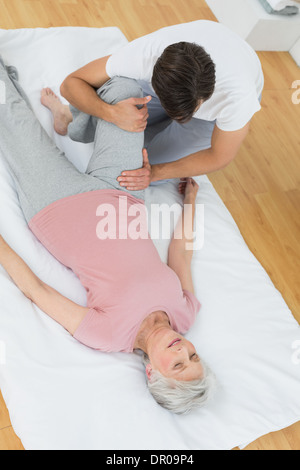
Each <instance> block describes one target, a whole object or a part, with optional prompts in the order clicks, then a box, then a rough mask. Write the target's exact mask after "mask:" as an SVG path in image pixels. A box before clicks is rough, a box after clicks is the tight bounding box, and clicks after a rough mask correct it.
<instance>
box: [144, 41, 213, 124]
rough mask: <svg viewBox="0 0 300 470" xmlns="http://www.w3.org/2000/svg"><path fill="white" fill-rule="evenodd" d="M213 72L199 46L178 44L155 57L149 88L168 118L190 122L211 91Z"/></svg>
mask: <svg viewBox="0 0 300 470" xmlns="http://www.w3.org/2000/svg"><path fill="white" fill-rule="evenodd" d="M215 84H216V69H215V64H214V62H213V61H212V59H211V57H210V55H209V54H207V52H206V51H205V50H204V49H203V47H201V46H198V45H197V44H194V43H191V42H178V43H176V44H171V46H169V47H167V48H166V49H165V50H164V52H163V53H162V55H161V56H160V57H159V58H158V60H157V62H156V64H155V66H154V69H153V76H152V86H153V88H154V91H155V93H156V94H157V96H158V98H159V100H160V102H161V105H162V107H163V108H164V110H165V111H166V113H167V114H168V116H169V117H170V118H172V119H174V120H175V121H177V122H180V123H185V122H188V121H189V120H190V119H192V117H193V115H194V114H195V111H196V109H197V108H198V106H199V104H200V103H201V102H203V101H206V100H208V99H209V98H210V97H211V96H212V94H213V92H214V89H215Z"/></svg>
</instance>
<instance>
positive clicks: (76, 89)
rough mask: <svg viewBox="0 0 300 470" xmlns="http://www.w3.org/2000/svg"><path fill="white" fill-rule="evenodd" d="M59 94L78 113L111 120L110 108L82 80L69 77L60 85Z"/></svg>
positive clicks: (93, 89)
mask: <svg viewBox="0 0 300 470" xmlns="http://www.w3.org/2000/svg"><path fill="white" fill-rule="evenodd" d="M60 92H61V95H62V96H63V97H64V98H65V99H66V100H67V101H68V102H69V103H70V104H71V105H72V106H74V107H75V108H76V109H78V110H79V111H82V112H83V113H86V114H89V115H90V116H95V117H97V118H100V119H104V120H105V121H110V120H111V112H110V111H111V106H110V105H109V104H107V103H105V102H104V101H103V100H101V99H100V98H99V96H98V95H97V92H96V90H95V88H93V87H92V86H91V85H89V84H88V83H87V82H85V81H84V80H81V79H80V78H76V77H69V78H67V79H66V80H65V81H64V82H63V84H62V85H61V87H60Z"/></svg>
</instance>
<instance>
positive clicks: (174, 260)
mask: <svg viewBox="0 0 300 470" xmlns="http://www.w3.org/2000/svg"><path fill="white" fill-rule="evenodd" d="M198 189H199V186H198V184H197V183H196V182H195V180H193V179H192V178H187V179H186V180H184V181H183V182H181V183H180V186H179V192H181V193H182V194H184V208H183V211H182V215H181V217H180V218H179V221H178V223H177V226H176V227H175V230H174V236H173V239H172V240H171V243H170V246H169V253H168V266H169V267H170V268H171V269H173V271H175V273H176V274H177V276H178V277H179V279H180V282H181V286H182V289H184V290H187V291H189V292H192V293H194V285H193V279H192V271H191V263H192V258H193V249H191V248H192V246H193V237H194V219H195V203H196V196H197V192H198Z"/></svg>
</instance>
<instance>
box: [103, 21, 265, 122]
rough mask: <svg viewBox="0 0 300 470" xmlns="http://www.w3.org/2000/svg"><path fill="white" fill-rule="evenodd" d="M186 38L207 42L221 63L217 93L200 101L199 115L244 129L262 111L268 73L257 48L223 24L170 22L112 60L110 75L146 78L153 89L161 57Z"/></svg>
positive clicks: (217, 64)
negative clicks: (264, 73) (173, 45)
mask: <svg viewBox="0 0 300 470" xmlns="http://www.w3.org/2000/svg"><path fill="white" fill-rule="evenodd" d="M181 41H185V42H193V43H196V44H198V45H199V46H202V47H203V48H204V49H205V50H206V52H207V53H208V54H209V55H210V56H211V58H212V60H213V62H214V63H215V66H216V88H215V91H214V94H213V96H212V97H211V98H210V99H209V100H208V101H206V102H205V103H203V104H202V105H201V107H200V109H199V110H198V111H197V112H196V114H195V115H194V118H198V119H203V120H206V121H215V120H216V125H217V126H218V128H219V129H221V130H223V131H236V130H238V129H241V128H243V127H244V126H245V125H246V124H247V123H248V122H249V121H250V120H251V118H252V116H253V115H254V114H255V113H256V112H257V111H259V110H260V109H261V106H260V102H259V98H260V96H261V93H262V90H263V85H264V76H263V72H262V67H261V63H260V61H259V59H258V57H257V55H256V53H255V51H254V50H253V49H252V48H251V47H250V46H249V45H248V44H247V43H246V42H245V41H244V40H243V39H242V38H241V37H240V36H238V35H237V34H235V33H233V32H232V31H231V30H229V29H228V28H226V27H225V26H223V25H221V24H220V23H216V22H214V21H206V20H199V21H193V22H191V23H185V24H180V25H175V26H169V27H166V28H163V29H160V30H158V31H155V32H154V33H151V34H148V35H147V36H143V37H141V38H138V39H136V40H134V41H132V42H130V43H128V44H127V45H126V46H124V47H123V48H122V49H120V50H119V51H117V52H116V53H114V54H113V55H112V56H111V57H110V58H109V59H108V61H107V66H106V72H107V75H108V76H109V77H111V78H112V77H114V76H123V77H128V78H133V79H136V80H142V81H146V82H148V83H149V84H150V87H151V80H152V74H153V68H154V65H155V63H156V61H157V59H158V58H159V57H160V56H161V54H162V53H163V51H164V49H165V48H166V47H168V46H169V45H171V44H174V43H177V42H181ZM151 90H153V88H152V87H151ZM170 93H172V90H170ZM153 94H154V91H153Z"/></svg>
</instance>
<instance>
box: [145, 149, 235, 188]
mask: <svg viewBox="0 0 300 470" xmlns="http://www.w3.org/2000/svg"><path fill="white" fill-rule="evenodd" d="M232 159H233V156H231V155H230V156H228V155H220V154H218V153H217V152H215V151H214V150H213V149H212V148H209V149H207V150H201V151H199V152H196V153H193V154H191V155H188V156H187V157H184V158H181V159H180V160H177V161H175V162H170V163H159V164H157V165H152V178H151V179H152V181H153V182H154V181H159V180H164V179H172V178H188V177H193V176H200V175H206V174H207V173H212V172H214V171H217V170H220V169H221V168H224V167H225V166H227V165H228V163H230V162H231V161H232Z"/></svg>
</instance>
